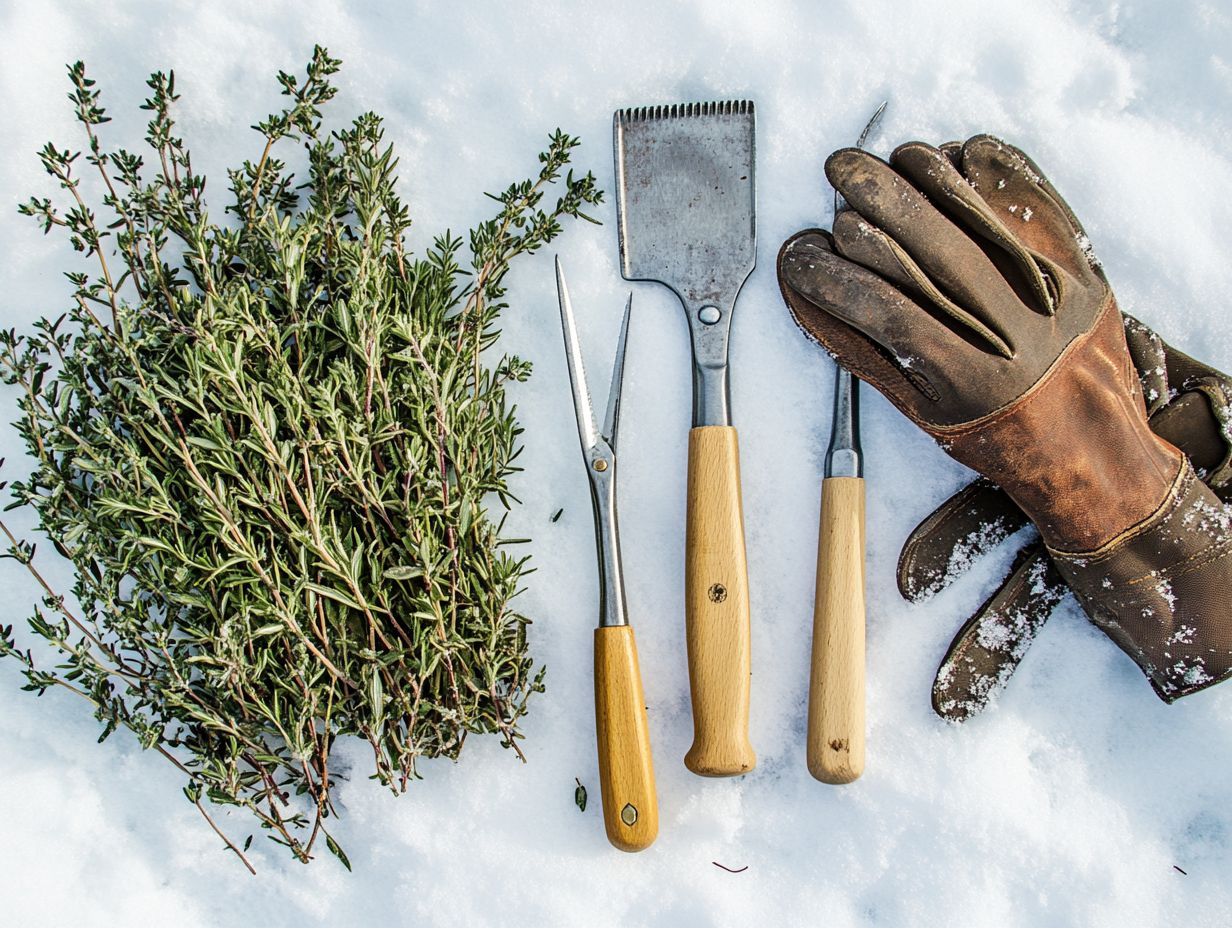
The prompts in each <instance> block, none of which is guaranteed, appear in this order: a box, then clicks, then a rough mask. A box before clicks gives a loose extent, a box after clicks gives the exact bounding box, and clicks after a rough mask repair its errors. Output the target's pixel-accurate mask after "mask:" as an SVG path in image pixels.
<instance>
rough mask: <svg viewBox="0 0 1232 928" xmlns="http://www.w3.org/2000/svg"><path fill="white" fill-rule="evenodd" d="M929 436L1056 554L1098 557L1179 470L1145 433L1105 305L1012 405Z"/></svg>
mask: <svg viewBox="0 0 1232 928" xmlns="http://www.w3.org/2000/svg"><path fill="white" fill-rule="evenodd" d="M926 428H927V429H928V431H929V432H930V433H932V434H933V435H934V436H935V437H936V438H937V440H938V441H939V442H940V443H941V445H942V447H944V448H945V449H946V450H947V451H948V452H949V453H950V454H951V455H952V456H953V457H955V458H957V459H958V460H959V461H962V462H963V463H964V464H966V465H967V466H969V467H972V468H973V469H975V470H978V471H980V472H981V473H982V474H984V475H985V476H987V477H989V478H991V479H992V480H993V481H994V482H996V483H997V484H998V485H999V486H1000V487H1001V488H1002V489H1004V490H1005V491H1006V492H1007V493H1009V495H1010V496H1011V497H1012V498H1013V500H1014V502H1016V503H1017V504H1018V505H1019V506H1020V507H1021V508H1022V510H1023V512H1025V513H1027V515H1028V516H1030V517H1031V521H1032V522H1034V523H1035V525H1036V526H1037V527H1038V528H1039V530H1040V535H1041V536H1042V537H1043V539H1044V541H1045V542H1046V543H1047V544H1048V546H1049V547H1050V548H1052V549H1054V550H1057V551H1078V552H1085V551H1092V550H1095V549H1096V548H1099V547H1100V546H1102V545H1104V544H1107V543H1108V542H1109V541H1111V540H1112V539H1114V538H1116V537H1118V536H1119V535H1120V534H1121V533H1123V532H1124V531H1126V530H1127V529H1128V528H1130V527H1132V526H1134V525H1137V524H1138V523H1140V522H1142V521H1143V520H1144V519H1146V518H1148V517H1149V516H1150V515H1151V514H1152V513H1153V512H1155V511H1156V510H1157V509H1158V507H1159V505H1160V501H1161V500H1162V499H1164V498H1165V496H1166V495H1167V493H1168V489H1169V487H1170V486H1171V485H1172V484H1173V483H1174V481H1175V479H1176V477H1177V474H1178V473H1179V472H1180V470H1181V465H1182V462H1183V461H1184V455H1182V454H1181V452H1180V451H1178V450H1177V449H1176V448H1174V447H1173V446H1172V445H1170V444H1168V443H1167V442H1166V441H1163V440H1161V439H1159V438H1157V437H1156V436H1155V435H1154V434H1153V433H1152V432H1151V429H1150V426H1149V425H1148V424H1147V418H1146V405H1145V403H1144V402H1143V398H1142V386H1141V383H1140V382H1139V380H1138V375H1137V373H1136V372H1135V370H1134V368H1133V364H1132V362H1131V361H1130V356H1129V352H1128V350H1127V348H1126V345H1125V329H1124V325H1123V324H1122V321H1121V313H1120V311H1119V310H1118V309H1117V306H1116V303H1115V301H1114V300H1112V298H1111V296H1109V298H1108V300H1107V301H1106V302H1105V303H1104V305H1103V308H1102V309H1101V310H1100V313H1099V316H1098V317H1097V319H1096V322H1095V325H1094V326H1093V327H1092V329H1091V331H1090V332H1088V333H1087V334H1085V335H1082V336H1080V337H1078V338H1076V339H1075V340H1074V341H1073V342H1072V343H1071V344H1070V345H1069V347H1068V348H1066V350H1065V351H1064V352H1062V354H1061V355H1060V357H1058V358H1057V360H1056V361H1055V362H1054V363H1053V365H1052V367H1051V368H1050V369H1049V370H1048V372H1047V373H1046V374H1045V375H1044V376H1043V377H1042V378H1041V379H1040V380H1039V381H1038V382H1037V383H1036V384H1035V386H1033V387H1032V388H1031V389H1030V390H1029V391H1027V392H1026V393H1025V394H1023V395H1022V396H1020V397H1019V398H1018V399H1016V400H1014V401H1013V402H1012V403H1010V404H1008V405H1006V406H1004V407H1002V408H1001V409H998V410H997V411H995V412H993V413H990V414H989V415H987V416H983V417H981V418H979V419H976V420H973V421H971V422H966V423H962V424H960V425H952V426H939V425H931V426H926Z"/></svg>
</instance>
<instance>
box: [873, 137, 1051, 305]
mask: <svg viewBox="0 0 1232 928" xmlns="http://www.w3.org/2000/svg"><path fill="white" fill-rule="evenodd" d="M954 154H960V152H955V153H954ZM890 164H891V165H892V166H893V167H894V168H895V170H897V171H899V172H901V173H902V174H903V175H904V176H906V177H907V178H908V179H909V180H910V181H911V182H912V183H914V184H915V185H916V186H918V187H919V188H920V189H921V190H922V191H924V193H925V194H927V195H928V197H929V198H930V199H931V200H932V201H933V203H935V204H937V205H938V206H939V208H941V209H942V210H943V211H945V212H946V214H947V215H949V216H950V217H951V218H952V219H954V221H955V222H957V223H958V224H959V225H961V226H962V227H963V228H964V229H966V230H967V231H968V232H969V233H971V235H972V236H973V237H974V238H975V239H976V241H980V240H983V241H986V242H989V243H991V244H992V245H993V246H996V248H997V249H999V252H1000V254H1002V255H1004V256H1005V257H1007V258H1008V259H1009V265H1010V266H1011V267H1012V268H1013V269H1014V272H1013V274H1012V276H1009V275H1007V276H1008V277H1009V279H1010V282H1011V283H1013V282H1014V279H1015V278H1019V279H1021V280H1022V282H1023V283H1025V285H1026V287H1025V289H1026V290H1027V292H1028V293H1029V294H1030V296H1029V297H1028V298H1026V299H1024V302H1027V303H1029V304H1031V305H1034V306H1036V307H1038V308H1039V309H1040V310H1041V311H1043V312H1045V313H1047V314H1049V315H1052V313H1053V312H1054V311H1055V308H1056V297H1057V293H1056V292H1055V290H1054V288H1053V287H1051V286H1050V285H1049V281H1050V280H1051V279H1054V278H1057V277H1058V276H1059V275H1058V274H1057V268H1056V266H1055V265H1054V264H1053V263H1052V262H1051V261H1049V260H1048V259H1046V258H1042V257H1041V256H1038V255H1033V254H1031V252H1029V251H1028V250H1027V249H1026V248H1024V247H1023V245H1022V243H1021V242H1020V241H1019V239H1018V238H1017V237H1016V236H1015V235H1014V234H1013V233H1012V232H1011V231H1010V230H1009V229H1008V228H1007V227H1006V225H1005V223H1004V222H1003V221H1002V220H1001V216H1000V215H999V214H998V213H996V212H995V211H994V210H993V209H992V208H991V207H990V206H989V205H988V203H987V202H986V201H985V200H984V198H983V197H981V196H980V195H979V194H978V193H976V191H975V188H974V187H972V186H971V184H970V183H968V181H967V179H966V178H965V177H963V176H962V174H961V173H959V171H958V168H957V167H955V165H954V162H953V160H952V155H951V156H950V157H947V155H946V154H944V153H943V152H941V151H940V150H938V149H936V148H933V147H932V146H931V145H925V144H924V143H923V142H908V143H907V144H905V145H900V146H899V147H898V148H897V149H895V150H894V153H893V154H892V155H891V156H890ZM990 257H992V255H990ZM994 263H996V262H995V260H994ZM1041 264H1042V265H1043V269H1041ZM1020 292H1021V291H1020Z"/></svg>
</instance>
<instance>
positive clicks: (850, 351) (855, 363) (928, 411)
mask: <svg viewBox="0 0 1232 928" xmlns="http://www.w3.org/2000/svg"><path fill="white" fill-rule="evenodd" d="M832 248H833V246H832V244H831V242H830V240H829V238H828V237H827V236H826V235H825V234H824V233H822V232H819V231H806V232H802V233H799V234H798V235H796V236H794V237H793V238H791V239H789V240H788V241H787V242H786V243H784V245H783V248H782V250H781V251H780V252H779V262H778V271H779V284H780V288H781V289H782V291H783V297H784V299H785V300H786V302H787V305H788V307H789V308H790V309H791V312H792V315H793V316H794V317H795V319H796V322H797V323H798V324H799V325H800V327H801V328H803V329H804V330H805V332H806V333H808V334H809V335H810V336H811V337H813V338H814V339H815V340H817V341H819V342H821V343H822V344H823V345H824V346H825V347H826V348H827V349H829V350H830V351H831V352H832V353H833V354H834V355H835V356H836V357H837V358H838V360H839V361H840V362H841V363H842V364H843V366H844V367H846V368H847V369H848V370H850V371H851V372H852V373H854V374H856V375H857V376H859V377H861V378H863V379H865V380H867V381H868V382H869V383H872V384H873V385H874V386H876V387H877V388H878V389H879V390H881V391H882V392H883V393H885V394H886V396H887V397H889V399H890V400H891V401H892V402H894V403H895V405H897V406H898V407H899V408H900V409H902V410H903V412H904V413H906V414H907V415H908V416H909V417H911V418H912V419H915V420H916V421H918V422H921V423H930V422H934V421H938V419H939V418H941V419H946V420H947V421H948V420H950V419H953V417H954V416H959V417H960V418H958V419H954V421H962V420H961V416H963V415H968V414H967V413H966V411H965V410H964V409H962V408H958V409H956V410H948V409H947V410H945V411H943V410H942V409H939V408H938V402H937V401H939V400H941V398H942V396H943V395H944V396H946V397H947V398H949V397H952V396H954V395H955V384H954V383H953V378H954V377H955V376H962V377H964V378H965V377H966V376H969V372H970V371H971V370H972V369H973V368H975V369H980V368H981V366H982V363H983V364H986V363H987V360H988V359H991V358H992V357H993V356H991V355H988V354H987V353H986V352H984V351H981V350H980V349H978V348H975V347H973V346H972V345H970V344H968V343H967V342H966V341H964V340H963V339H962V338H961V337H960V336H959V335H957V334H955V333H954V332H952V331H951V330H950V329H949V328H948V327H947V326H946V325H944V324H943V323H942V322H940V321H938V320H937V319H934V318H933V317H932V316H931V315H930V314H929V313H928V312H927V311H926V310H925V309H923V308H922V307H921V306H919V305H917V304H916V303H915V302H913V301H912V300H911V299H910V298H909V297H907V296H906V295H904V294H903V293H902V291H900V290H898V289H897V288H895V287H894V286H893V285H892V284H891V283H890V282H889V281H887V280H885V279H884V278H882V277H881V276H879V275H877V274H875V273H874V272H872V271H870V270H868V269H867V268H865V267H863V266H862V265H859V264H856V263H854V262H852V261H848V260H847V259H846V258H843V257H841V256H840V255H838V254H835V252H834V251H833V250H832ZM834 323H838V324H839V325H838V326H836V325H835V324H834ZM937 358H943V359H947V360H948V361H949V362H950V363H947V364H945V365H942V366H938V365H937V364H936V363H935V362H934V359H937ZM955 362H956V363H955ZM968 417H969V416H968Z"/></svg>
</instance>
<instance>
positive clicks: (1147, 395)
mask: <svg viewBox="0 0 1232 928" xmlns="http://www.w3.org/2000/svg"><path fill="white" fill-rule="evenodd" d="M1122 316H1123V318H1124V320H1125V347H1126V348H1128V349H1129V357H1130V360H1132V361H1133V362H1134V370H1136V371H1137V372H1138V379H1139V380H1140V381H1142V398H1143V400H1145V401H1146V414H1147V416H1148V417H1149V416H1153V415H1155V413H1156V412H1158V411H1159V410H1160V408H1161V407H1163V406H1164V405H1165V404H1166V403H1167V402H1168V400H1169V398H1170V396H1169V394H1170V393H1171V391H1170V390H1169V388H1168V384H1169V377H1168V364H1167V359H1166V358H1165V357H1164V343H1163V340H1162V339H1161V338H1160V337H1159V336H1158V335H1156V334H1155V332H1154V331H1152V330H1151V329H1150V328H1149V327H1148V326H1145V325H1143V324H1142V323H1141V322H1139V321H1138V320H1137V319H1135V318H1134V317H1133V316H1126V315H1124V314H1122ZM1178 385H1179V381H1178Z"/></svg>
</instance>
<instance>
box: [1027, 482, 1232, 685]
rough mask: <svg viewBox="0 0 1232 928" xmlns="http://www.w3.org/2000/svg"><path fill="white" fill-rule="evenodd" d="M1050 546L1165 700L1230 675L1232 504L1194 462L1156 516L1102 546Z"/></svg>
mask: <svg viewBox="0 0 1232 928" xmlns="http://www.w3.org/2000/svg"><path fill="white" fill-rule="evenodd" d="M1050 553H1051V555H1052V557H1053V561H1054V562H1055V563H1056V565H1057V568H1058V569H1059V570H1060V572H1061V574H1062V575H1063V576H1064V577H1065V579H1066V581H1067V582H1068V583H1069V585H1070V587H1071V588H1072V589H1073V590H1074V593H1075V594H1076V595H1077V597H1078V600H1079V602H1080V603H1082V606H1083V608H1084V609H1085V610H1086V612H1087V615H1089V616H1090V617H1091V620H1092V621H1093V622H1094V623H1095V624H1096V625H1098V626H1099V627H1100V628H1101V629H1103V631H1104V632H1105V633H1106V634H1107V635H1108V637H1110V638H1111V639H1112V640H1113V641H1115V642H1116V643H1117V645H1119V646H1120V647H1121V649H1122V650H1124V651H1125V653H1127V654H1128V655H1129V656H1130V657H1132V658H1133V659H1134V661H1136V662H1137V664H1138V666H1139V667H1141V668H1142V670H1143V672H1144V673H1145V674H1146V675H1147V678H1148V679H1149V680H1150V681H1151V685H1152V687H1154V689H1155V692H1156V693H1157V694H1158V695H1159V697H1160V699H1163V700H1164V701H1165V702H1172V701H1173V700H1176V699H1179V698H1180V697H1182V696H1185V695H1188V694H1189V693H1194V692H1197V691H1198V690H1201V689H1205V688H1206V687H1208V686H1213V685H1214V684H1216V683H1219V682H1220V681H1221V680H1224V679H1226V678H1228V677H1229V676H1232V609H1230V608H1229V606H1228V594H1229V591H1232V506H1227V505H1225V504H1224V503H1222V502H1220V500H1219V499H1218V497H1216V496H1215V494H1214V493H1212V492H1211V490H1210V488H1208V487H1207V486H1206V485H1205V484H1203V483H1202V482H1201V481H1200V480H1198V479H1197V477H1196V475H1195V474H1194V471H1193V468H1192V467H1191V466H1190V464H1189V462H1188V461H1184V463H1183V466H1182V468H1181V470H1180V473H1178V474H1177V476H1176V479H1175V480H1174V481H1173V483H1172V486H1171V487H1170V488H1169V491H1168V494H1167V495H1166V496H1165V498H1164V501H1163V503H1162V504H1161V505H1160V506H1159V508H1158V509H1157V510H1156V511H1155V512H1154V513H1152V514H1151V515H1150V516H1149V517H1148V518H1146V519H1144V520H1142V521H1141V522H1140V523H1138V524H1137V525H1134V526H1132V527H1131V528H1129V529H1128V530H1126V531H1125V532H1122V533H1121V534H1120V535H1119V536H1117V537H1116V538H1114V539H1113V540H1112V541H1110V542H1108V543H1107V544H1105V545H1103V546H1101V547H1100V548H1098V549H1096V550H1093V551H1090V552H1087V553H1081V554H1080V553H1073V552H1063V551H1056V550H1051V549H1050Z"/></svg>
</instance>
